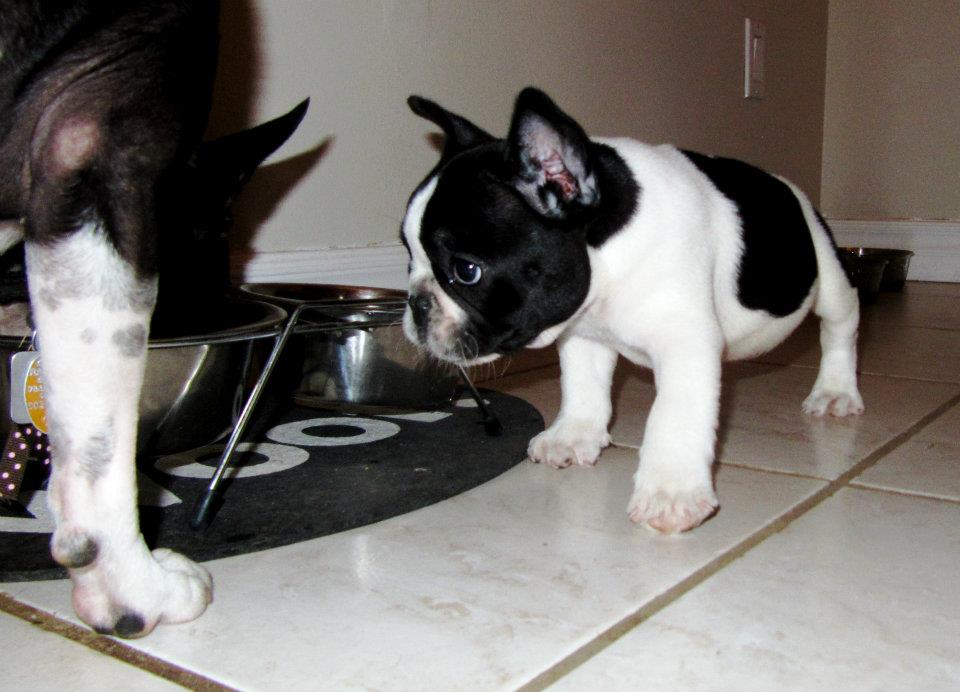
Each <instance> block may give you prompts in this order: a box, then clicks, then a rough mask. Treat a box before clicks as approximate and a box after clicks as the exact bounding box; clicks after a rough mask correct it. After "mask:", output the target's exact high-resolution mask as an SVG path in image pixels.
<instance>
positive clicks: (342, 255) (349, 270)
mask: <svg viewBox="0 0 960 692" xmlns="http://www.w3.org/2000/svg"><path fill="white" fill-rule="evenodd" d="M407 261H408V257H407V251H406V249H405V248H404V247H403V246H402V245H400V244H399V243H397V244H396V245H375V246H371V247H357V248H318V249H315V250H296V251H291V252H258V253H252V254H249V255H241V256H234V257H233V258H232V259H231V274H232V275H233V280H234V281H235V282H237V283H239V282H246V283H305V284H342V285H347V286H375V287H378V288H406V287H407Z"/></svg>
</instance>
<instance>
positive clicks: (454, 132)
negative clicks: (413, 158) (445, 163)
mask: <svg viewBox="0 0 960 692" xmlns="http://www.w3.org/2000/svg"><path fill="white" fill-rule="evenodd" d="M407 105H408V106H410V110H412V111H413V112H414V113H416V114H417V115H419V116H420V117H421V118H426V119H427V120H429V121H430V122H432V123H434V124H436V125H439V126H440V129H441V130H443V133H444V134H445V135H446V141H445V142H444V145H443V154H442V155H441V158H442V159H447V158H450V157H451V156H454V155H455V154H459V153H460V152H461V151H464V150H466V149H472V148H473V147H476V146H479V145H480V144H485V143H486V142H492V141H493V139H494V138H493V137H492V136H491V135H489V134H488V133H487V132H485V131H484V130H481V129H480V128H479V127H477V126H476V125H474V124H473V123H472V122H470V121H469V120H467V119H466V118H462V117H460V116H459V115H456V114H455V113H451V112H450V111H448V110H446V109H445V108H443V107H442V106H440V105H438V104H436V103H434V102H433V101H430V100H429V99H425V98H423V97H421V96H411V97H410V98H408V99H407Z"/></svg>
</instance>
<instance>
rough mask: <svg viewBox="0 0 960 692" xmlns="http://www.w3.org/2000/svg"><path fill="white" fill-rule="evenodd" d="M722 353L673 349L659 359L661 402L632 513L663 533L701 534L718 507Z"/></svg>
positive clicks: (647, 437)
mask: <svg viewBox="0 0 960 692" xmlns="http://www.w3.org/2000/svg"><path fill="white" fill-rule="evenodd" d="M720 360H721V355H720V351H719V349H714V348H709V347H705V346H702V345H696V346H692V345H681V346H679V347H678V346H672V347H670V348H669V349H668V350H667V351H666V352H665V353H663V354H661V355H659V356H657V357H654V359H653V364H654V374H655V376H656V385H657V396H656V399H655V400H654V403H653V407H652V408H651V410H650V415H649V417H648V418H647V428H646V431H645V432H644V437H643V444H642V445H641V448H640V467H639V468H638V469H637V473H636V476H634V481H635V485H634V492H633V497H632V498H631V499H630V504H629V506H628V508H627V512H628V514H629V515H630V518H631V519H632V520H633V521H635V522H638V523H643V524H645V525H647V526H649V527H651V528H653V529H656V530H657V531H660V532H662V533H679V532H681V531H688V530H690V529H692V528H695V527H696V526H698V525H699V524H700V523H702V522H703V521H704V520H705V519H707V518H708V517H709V516H710V515H712V514H713V513H714V512H715V511H716V509H717V506H718V502H717V496H716V494H715V493H714V490H713V479H712V477H711V466H712V464H713V458H714V453H715V452H714V447H715V442H716V429H717V419H718V416H719V405H720Z"/></svg>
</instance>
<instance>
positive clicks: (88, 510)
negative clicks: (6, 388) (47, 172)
mask: <svg viewBox="0 0 960 692" xmlns="http://www.w3.org/2000/svg"><path fill="white" fill-rule="evenodd" d="M26 259H27V270H28V276H29V283H30V295H31V303H32V305H33V308H34V318H35V321H36V325H37V330H38V336H39V344H40V349H39V350H40V365H41V372H42V377H43V381H44V388H45V392H44V393H45V400H46V407H47V414H48V420H49V421H50V434H51V442H52V447H53V449H52V454H53V465H52V466H53V470H52V474H51V481H50V493H49V499H50V505H51V510H52V511H53V514H54V517H55V519H56V525H57V528H56V531H55V533H54V536H53V541H52V550H53V554H54V557H56V558H57V559H58V560H61V561H63V560H66V561H69V558H70V552H71V548H72V547H75V546H76V545H78V544H81V543H83V541H85V540H90V541H92V542H93V543H95V545H96V548H97V552H96V559H95V560H94V561H93V562H92V563H91V564H89V565H83V566H79V567H77V568H74V569H71V570H70V572H71V577H72V579H73V582H74V589H73V604H74V607H75V609H76V611H77V614H78V615H80V617H81V618H82V619H83V620H84V621H85V622H87V623H88V624H90V625H91V626H93V627H95V628H99V629H102V630H111V629H113V627H114V625H115V623H116V622H117V621H118V619H119V618H121V617H122V616H124V615H136V616H138V617H139V618H141V619H142V620H143V624H144V630H143V631H142V632H140V634H145V633H147V632H149V631H150V630H152V629H153V627H154V626H155V625H156V624H157V623H158V622H183V621H187V620H191V619H193V618H195V617H197V616H198V615H200V613H202V612H203V610H204V608H205V607H206V605H207V603H208V602H209V601H210V589H211V582H210V577H209V575H208V574H207V573H206V571H205V570H204V569H203V568H202V567H199V566H198V565H195V564H193V563H192V562H190V561H189V560H187V559H186V558H184V557H182V556H180V555H177V554H176V553H172V552H170V551H168V550H157V551H154V552H153V554H151V553H150V551H149V550H148V549H147V547H146V544H145V543H144V541H143V537H142V536H141V535H140V534H139V529H138V525H139V522H138V516H137V507H136V495H137V494H136V480H135V474H136V469H135V454H136V433H137V412H138V403H139V398H140V386H141V383H142V380H143V369H144V363H145V361H146V342H145V338H146V334H147V329H148V328H149V320H150V311H151V309H152V306H153V301H154V299H155V297H156V281H155V279H154V280H150V281H147V282H144V281H141V280H140V279H138V278H137V277H136V276H135V275H134V272H133V271H132V269H131V267H130V266H129V265H128V264H127V263H126V262H124V261H123V260H122V259H121V258H120V257H119V256H118V255H117V254H116V252H115V251H114V250H113V247H112V246H111V245H110V243H109V241H108V240H107V239H106V237H105V236H104V234H103V232H102V231H101V230H100V229H99V228H98V227H97V226H96V225H94V224H87V225H85V226H83V227H82V228H81V229H80V230H78V231H76V232H74V233H72V234H71V235H69V236H66V237H65V238H64V239H62V240H60V241H58V242H56V243H53V244H49V245H46V244H36V243H28V244H27V252H26ZM64 277H69V280H68V281H63V279H64ZM129 334H133V335H134V338H122V337H124V335H129ZM141 334H142V335H143V339H144V341H143V343H142V344H141V343H140V339H139V336H140V335H141ZM117 335H119V337H118V336H117ZM88 450H89V451H88ZM100 457H102V458H100Z"/></svg>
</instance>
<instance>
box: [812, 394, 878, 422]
mask: <svg viewBox="0 0 960 692" xmlns="http://www.w3.org/2000/svg"><path fill="white" fill-rule="evenodd" d="M863 410H864V407H863V399H862V398H861V396H860V392H858V391H857V390H856V388H853V389H852V390H849V391H832V390H828V389H821V388H818V387H815V388H814V390H813V391H812V392H811V393H810V396H808V397H807V398H806V399H805V400H804V402H803V412H804V413H806V414H807V415H808V416H816V417H817V418H822V417H823V416H826V415H828V414H829V415H833V416H837V417H840V418H842V417H844V416H858V415H860V414H861V413H863Z"/></svg>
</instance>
